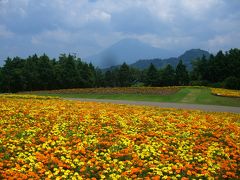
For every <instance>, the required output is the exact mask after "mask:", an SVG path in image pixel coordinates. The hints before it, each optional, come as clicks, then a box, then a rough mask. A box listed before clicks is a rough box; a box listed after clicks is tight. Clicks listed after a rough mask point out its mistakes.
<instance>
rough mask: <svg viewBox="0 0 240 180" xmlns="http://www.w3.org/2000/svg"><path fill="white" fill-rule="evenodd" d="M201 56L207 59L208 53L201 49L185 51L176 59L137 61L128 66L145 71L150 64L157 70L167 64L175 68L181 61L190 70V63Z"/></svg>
mask: <svg viewBox="0 0 240 180" xmlns="http://www.w3.org/2000/svg"><path fill="white" fill-rule="evenodd" d="M202 56H205V57H206V58H209V56H210V54H209V52H208V51H204V50H201V49H191V50H188V51H186V52H185V53H184V54H182V55H180V56H178V57H172V58H168V59H159V58H155V59H142V60H138V61H137V62H135V63H133V64H130V66H132V67H135V68H138V69H146V68H148V67H149V66H150V64H151V63H152V64H153V65H154V66H155V67H157V68H162V67H164V66H166V65H167V64H170V65H172V66H173V67H176V66H177V64H178V62H179V60H182V61H183V63H184V64H185V65H186V66H187V68H188V69H191V66H192V64H191V62H192V61H193V60H195V59H197V58H201V57H202Z"/></svg>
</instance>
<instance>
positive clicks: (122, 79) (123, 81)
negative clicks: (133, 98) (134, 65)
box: [118, 62, 131, 87]
mask: <svg viewBox="0 0 240 180" xmlns="http://www.w3.org/2000/svg"><path fill="white" fill-rule="evenodd" d="M118 80H119V84H120V86H121V87H128V86H130V85H131V73H130V69H129V66H128V65H127V64H126V63H125V62H124V63H123V64H122V65H121V66H120V68H119V72H118Z"/></svg>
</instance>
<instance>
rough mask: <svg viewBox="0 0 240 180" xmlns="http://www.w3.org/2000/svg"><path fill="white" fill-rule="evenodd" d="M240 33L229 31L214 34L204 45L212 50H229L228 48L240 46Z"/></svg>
mask: <svg viewBox="0 0 240 180" xmlns="http://www.w3.org/2000/svg"><path fill="white" fill-rule="evenodd" d="M239 39H240V33H239V32H232V33H231V32H230V33H228V34H222V35H216V36H214V37H213V38H211V39H209V40H208V41H207V44H206V46H207V47H208V48H209V49H212V50H213V51H215V52H216V51H218V50H220V49H222V50H229V49H230V48H235V47H236V48H240V43H239ZM233 45H234V46H233Z"/></svg>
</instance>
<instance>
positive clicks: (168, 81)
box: [160, 64, 176, 86]
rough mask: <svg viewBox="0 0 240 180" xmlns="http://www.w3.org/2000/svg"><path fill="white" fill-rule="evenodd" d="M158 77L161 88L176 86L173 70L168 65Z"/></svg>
mask: <svg viewBox="0 0 240 180" xmlns="http://www.w3.org/2000/svg"><path fill="white" fill-rule="evenodd" d="M160 77H161V84H162V85H163V86H173V85H175V84H176V76H175V70H174V69H173V67H172V66H171V65H170V64H168V65H167V66H166V67H165V68H164V69H163V70H162V71H161V75H160Z"/></svg>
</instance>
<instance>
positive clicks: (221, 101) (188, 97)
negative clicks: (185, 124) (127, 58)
mask: <svg viewBox="0 0 240 180" xmlns="http://www.w3.org/2000/svg"><path fill="white" fill-rule="evenodd" d="M41 95H50V96H60V97H63V98H93V99H115V100H132V101H154V102H176V103H189V104H212V105H223V106H236V107H240V98H231V97H220V96H214V95H212V94H211V90H210V89H209V88H204V87H203V88H195V87H186V88H182V89H181V90H180V91H178V92H177V93H175V94H172V95H167V96H159V95H139V94H41Z"/></svg>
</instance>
